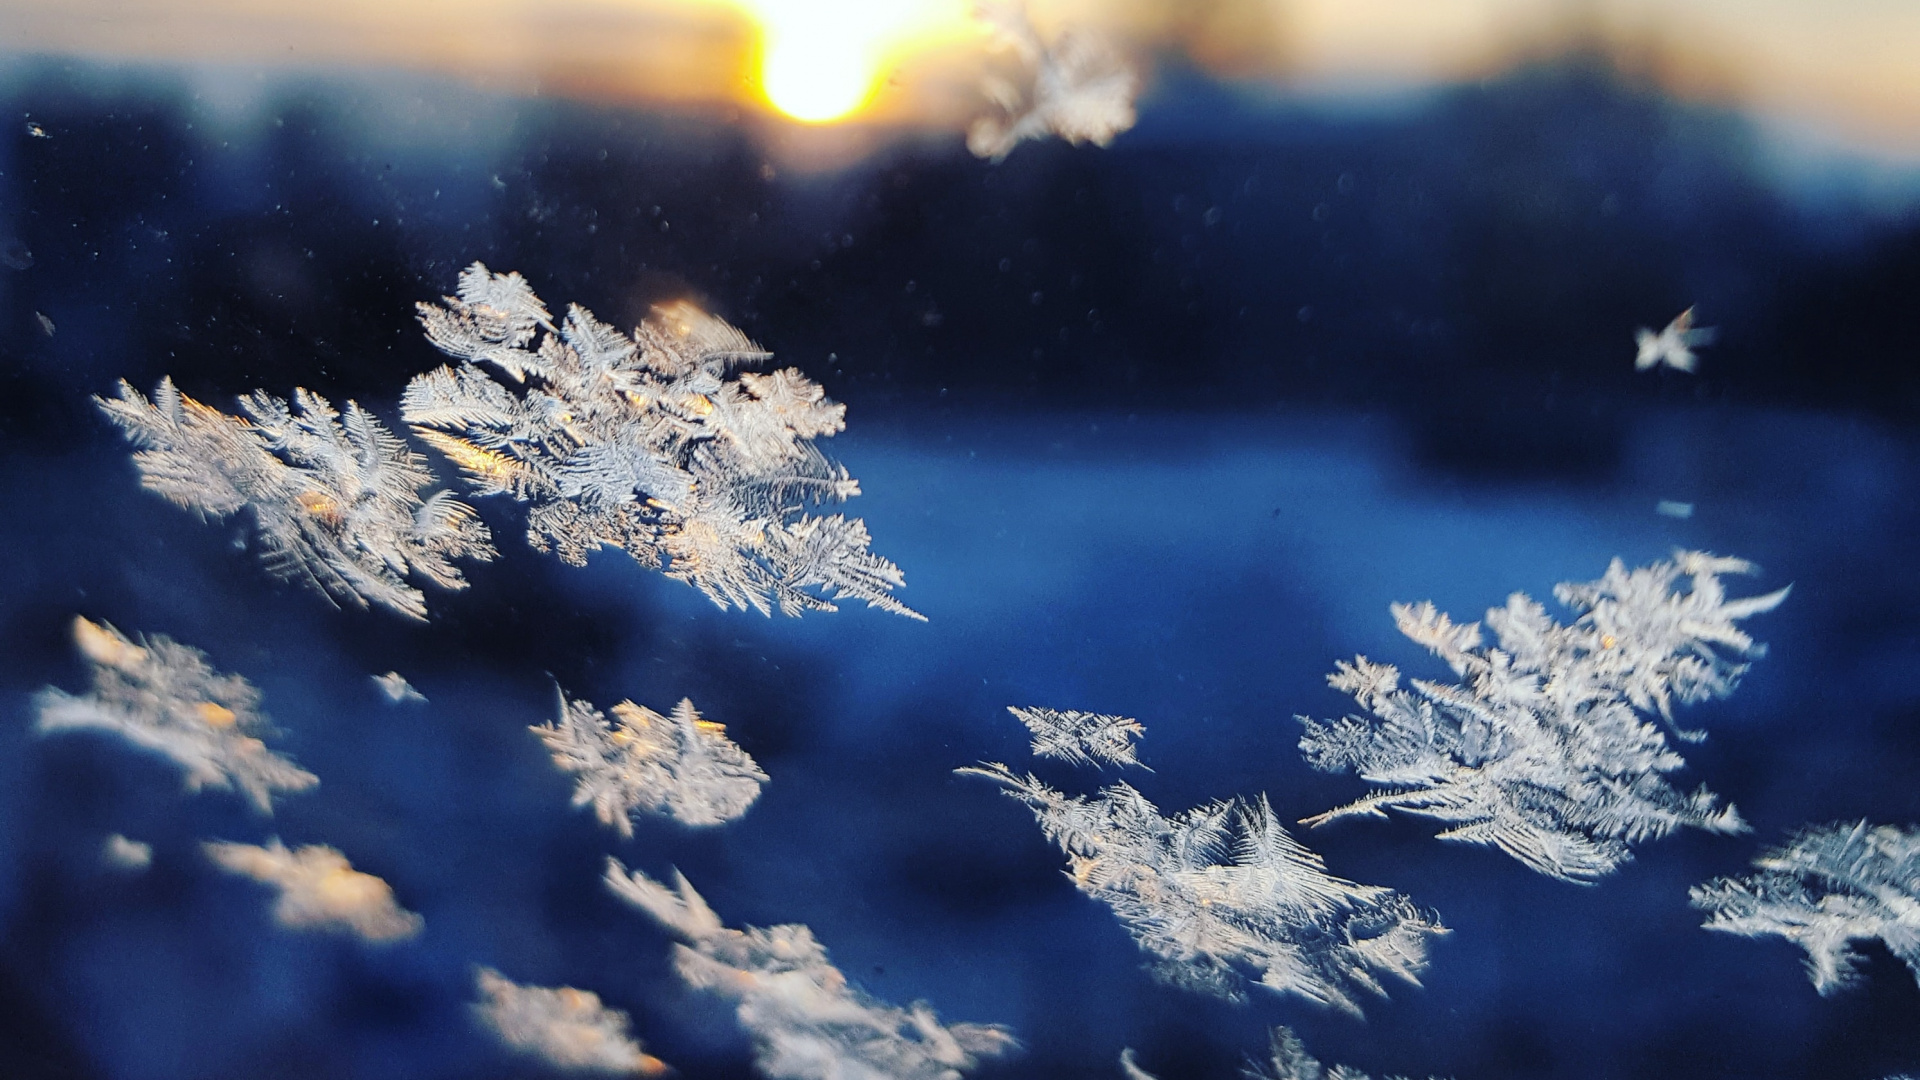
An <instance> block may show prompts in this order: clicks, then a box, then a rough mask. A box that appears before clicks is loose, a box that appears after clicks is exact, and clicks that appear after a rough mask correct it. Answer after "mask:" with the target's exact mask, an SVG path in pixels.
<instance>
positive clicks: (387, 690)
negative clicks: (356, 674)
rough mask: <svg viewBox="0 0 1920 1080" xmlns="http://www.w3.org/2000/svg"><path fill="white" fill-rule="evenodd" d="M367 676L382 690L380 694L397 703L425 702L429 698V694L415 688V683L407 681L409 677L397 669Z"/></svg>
mask: <svg viewBox="0 0 1920 1080" xmlns="http://www.w3.org/2000/svg"><path fill="white" fill-rule="evenodd" d="M367 677H368V678H370V679H372V680H373V685H374V687H375V688H376V689H378V690H379V691H380V695H381V696H382V697H384V698H386V699H387V700H388V701H389V702H391V703H393V704H395V705H405V704H410V703H424V702H425V701H426V700H427V695H425V694H423V693H421V692H420V691H418V690H415V689H414V688H413V684H412V683H410V682H408V681H407V677H406V676H405V675H402V674H400V673H399V672H397V671H389V672H387V673H386V674H385V675H369V676H367Z"/></svg>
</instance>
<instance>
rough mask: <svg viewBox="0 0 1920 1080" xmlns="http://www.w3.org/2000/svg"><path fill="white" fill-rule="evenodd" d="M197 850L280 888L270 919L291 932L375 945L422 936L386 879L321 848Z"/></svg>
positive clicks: (222, 846) (275, 844) (224, 846)
mask: <svg viewBox="0 0 1920 1080" xmlns="http://www.w3.org/2000/svg"><path fill="white" fill-rule="evenodd" d="M201 847H202V848H203V849H204V850H205V851H206V853H207V858H209V859H211V860H213V862H214V863H215V864H216V865H218V866H219V867H220V868H221V869H223V870H226V871H228V872H229V873H234V874H240V875H242V876H244V877H249V878H252V879H253V880H255V881H258V882H260V883H261V884H263V885H271V886H273V887H274V888H276V889H279V890H280V898H279V899H278V900H277V901H275V902H274V905H273V917H274V920H275V921H277V922H278V923H279V924H280V925H281V926H284V927H286V928H287V929H289V930H341V931H346V932H348V933H352V934H356V935H358V936H360V937H361V938H364V939H365V940H367V941H373V942H388V941H398V940H400V939H401V938H409V937H412V936H413V935H415V934H417V933H419V932H420V926H421V919H420V916H418V915H415V914H414V913H413V912H411V911H406V910H403V909H402V908H401V907H400V905H399V904H397V903H395V902H394V899H393V889H392V888H391V887H389V886H388V885H387V883H386V882H385V881H382V880H381V879H379V878H377V877H375V876H373V875H372V874H363V873H361V872H360V871H358V870H355V869H354V868H353V864H352V863H349V862H348V861H347V857H346V856H345V855H342V854H340V852H338V851H336V850H334V849H333V848H330V847H327V846H325V845H324V844H309V845H307V846H305V847H300V848H294V849H292V850H288V848H287V846H286V845H285V844H282V843H281V842H280V841H279V840H269V841H268V842H267V844H266V846H265V847H259V846H256V845H253V844H231V843H223V842H217V841H214V842H208V843H205V844H202V845H201Z"/></svg>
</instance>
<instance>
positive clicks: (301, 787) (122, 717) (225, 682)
mask: <svg viewBox="0 0 1920 1080" xmlns="http://www.w3.org/2000/svg"><path fill="white" fill-rule="evenodd" d="M73 637H74V642H75V644H77V645H78V646H79V647H80V651H81V653H82V654H84V655H85V656H86V657H87V659H88V660H89V661H91V662H92V663H93V689H92V690H91V691H90V692H89V693H87V694H86V695H84V696H75V695H73V694H69V693H67V692H65V691H63V690H59V689H56V688H55V687H51V686H49V687H47V688H46V689H44V690H41V691H40V692H39V693H38V694H37V695H35V697H34V706H35V710H36V712H37V713H38V719H37V720H36V721H35V723H34V731H35V732H36V733H38V734H41V735H51V734H58V733H61V732H69V731H104V732H108V733H110V734H114V735H118V736H119V737H121V738H123V739H125V740H126V741H128V742H130V743H132V744H133V745H135V746H137V747H140V748H141V749H143V750H147V751H149V752H152V753H155V754H159V755H160V756H162V757H165V758H167V759H169V760H171V761H172V762H173V763H174V764H176V765H178V766H179V767H180V768H181V769H182V770H183V771H184V772H185V773H186V778H185V783H186V788H187V790H188V791H199V790H200V789H202V788H209V787H211V788H221V789H229V790H230V789H236V788H237V789H238V790H239V791H240V792H241V793H242V794H244V795H246V797H247V798H248V800H249V801H251V802H252V803H253V805H254V807H255V808H256V809H258V810H259V811H260V812H261V813H262V814H271V813H273V796H274V795H275V794H276V793H278V792H296V791H305V790H306V789H308V788H310V787H313V786H314V785H315V784H318V783H319V782H320V778H319V777H317V776H315V775H313V774H312V773H310V772H308V771H306V770H305V769H302V768H300V767H299V766H298V765H295V764H294V763H293V762H291V761H289V760H287V759H286V758H284V757H281V756H280V755H278V754H276V753H274V752H273V751H271V750H269V749H267V744H266V743H264V742H262V741H260V738H259V736H260V735H263V734H266V733H267V732H268V731H269V730H271V729H270V726H269V725H268V723H267V718H266V716H265V715H264V714H262V713H261V712H260V691H258V690H256V689H254V686H253V684H252V683H250V682H248V681H247V680H246V679H243V678H241V677H240V676H238V675H225V674H222V673H220V672H217V671H215V670H214V669H213V668H212V667H211V666H210V665H209V664H208V663H207V657H206V654H205V653H202V652H201V651H200V650H198V649H195V648H192V647H191V646H187V645H182V644H180V643H179V642H176V641H174V640H173V639H171V638H168V637H166V636H164V635H162V634H155V635H153V636H152V637H150V638H144V639H141V640H138V641H136V640H133V639H130V638H128V637H127V636H126V635H124V634H122V633H120V631H118V630H115V629H114V628H113V627H112V626H109V625H107V624H106V623H95V622H89V621H87V620H86V619H84V618H77V617H76V618H75V619H74V620H73Z"/></svg>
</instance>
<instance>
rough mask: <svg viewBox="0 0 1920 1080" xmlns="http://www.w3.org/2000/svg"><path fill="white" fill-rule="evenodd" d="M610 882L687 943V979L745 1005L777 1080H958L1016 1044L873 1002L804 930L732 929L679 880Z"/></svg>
mask: <svg viewBox="0 0 1920 1080" xmlns="http://www.w3.org/2000/svg"><path fill="white" fill-rule="evenodd" d="M606 883H607V887H608V888H609V889H611V890H612V891H613V893H614V895H616V896H618V897H620V899H622V900H625V901H626V902H627V903H629V904H632V905H633V906H634V907H637V908H639V909H640V910H641V911H644V912H646V913H647V914H648V915H650V916H652V917H653V919H654V920H655V921H656V922H658V923H659V924H660V926H661V927H662V928H663V929H665V930H667V931H668V932H669V933H671V934H673V935H674V936H676V937H678V938H679V939H680V942H681V943H680V944H677V945H675V946H674V949H673V962H674V968H675V970H677V971H678V972H679V974H680V977H681V979H683V980H684V981H685V982H686V983H687V984H688V985H689V986H693V987H696V988H699V989H702V990H711V991H713V992H715V993H718V994H724V995H726V996H728V997H731V998H733V999H735V1000H736V1001H738V1002H739V1004H738V1005H737V1006H736V1008H735V1016H736V1017H737V1018H738V1019H739V1022H740V1026H741V1027H742V1028H744V1029H745V1030H746V1031H747V1033H748V1034H749V1035H751V1036H752V1037H753V1042H754V1049H755V1055H754V1056H755V1064H756V1065H757V1066H758V1068H759V1070H760V1072H761V1074H762V1075H764V1076H767V1077H769V1078H771V1080H960V1077H961V1076H962V1075H963V1074H964V1073H967V1072H971V1071H972V1070H973V1069H974V1068H975V1067H976V1066H977V1065H978V1064H979V1062H980V1059H981V1058H985V1057H995V1056H998V1055H1000V1054H1004V1053H1006V1052H1007V1051H1009V1050H1011V1049H1013V1048H1014V1046H1015V1045H1017V1044H1016V1043H1015V1042H1014V1039H1013V1036H1011V1035H1010V1034H1008V1033H1007V1030H1006V1029H1005V1028H1002V1027H1000V1026H998V1025H993V1024H942V1023H941V1022H940V1020H939V1018H938V1017H937V1016H936V1015H935V1014H934V1011H933V1008H932V1007H931V1006H929V1005H928V1004H927V1003H926V1002H924V1001H921V1002H915V1003H914V1004H913V1005H911V1006H909V1007H907V1008H904V1009H902V1008H900V1007H898V1006H895V1005H889V1004H886V1003H885V1002H881V1001H875V1000H874V999H873V998H871V997H869V996H867V995H866V994H865V993H863V992H862V991H861V990H860V989H859V988H858V987H856V986H854V985H852V984H851V983H849V982H848V981H847V977H846V975H844V974H843V973H842V972H841V971H840V969H839V968H836V967H834V966H833V964H832V963H830V962H829V961H828V959H827V950H826V948H825V947H824V946H822V945H821V944H820V943H819V942H818V941H816V940H815V939H814V936H813V932H812V931H811V930H808V929H807V928H806V927H805V926H801V925H797V924H789V925H783V926H774V927H764V928H763V927H758V926H750V927H748V928H747V929H745V930H733V929H729V928H727V927H726V926H724V925H722V924H721V922H720V918H719V916H717V915H715V914H714V913H713V909H712V908H710V907H708V906H707V902H706V900H705V899H703V898H702V897H701V896H700V894H699V893H697V892H695V891H694V889H693V886H692V885H690V884H688V883H687V879H686V878H685V877H682V876H680V875H679V874H678V873H676V874H675V875H674V883H673V885H672V886H671V887H670V886H667V885H664V884H662V883H660V882H657V881H655V880H653V879H652V878H650V877H648V876H647V875H646V874H644V873H641V872H640V871H637V870H633V871H629V870H628V869H627V868H626V867H625V866H623V865H621V863H620V861H619V860H618V859H611V858H610V859H608V860H607V871H606Z"/></svg>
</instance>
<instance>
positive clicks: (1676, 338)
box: [1633, 308, 1716, 371]
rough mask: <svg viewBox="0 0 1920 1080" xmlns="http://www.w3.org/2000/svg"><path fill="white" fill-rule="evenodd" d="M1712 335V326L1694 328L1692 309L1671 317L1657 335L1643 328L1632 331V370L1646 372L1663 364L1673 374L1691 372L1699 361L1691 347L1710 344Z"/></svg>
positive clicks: (1713, 332)
mask: <svg viewBox="0 0 1920 1080" xmlns="http://www.w3.org/2000/svg"><path fill="white" fill-rule="evenodd" d="M1715 333H1716V331H1715V330H1714V328H1713V327H1711V326H1699V327H1696V326H1694V325H1693V309H1692V308H1688V309H1687V310H1685V311H1683V312H1681V313H1680V314H1678V315H1676V316H1674V318H1673V321H1672V322H1670V323H1668V324H1667V325H1666V326H1665V327H1664V328H1663V329H1662V330H1661V331H1660V332H1659V333H1657V334H1656V333H1654V332H1653V331H1652V330H1649V329H1647V328H1646V327H1644V326H1643V327H1641V328H1640V329H1638V330H1635V331H1634V332H1633V343H1634V345H1635V346H1636V348H1637V349H1638V352H1637V353H1635V355H1634V358H1633V369H1634V370H1635V371H1645V370H1647V369H1648V368H1652V367H1658V366H1659V365H1661V364H1665V365H1667V366H1668V367H1670V368H1672V369H1674V370H1675V371H1692V370H1693V368H1694V364H1695V363H1696V362H1697V361H1698V359H1699V358H1698V357H1697V356H1695V355H1694V352H1693V347H1694V346H1695V345H1709V344H1712V343H1713V339H1714V335H1715Z"/></svg>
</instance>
